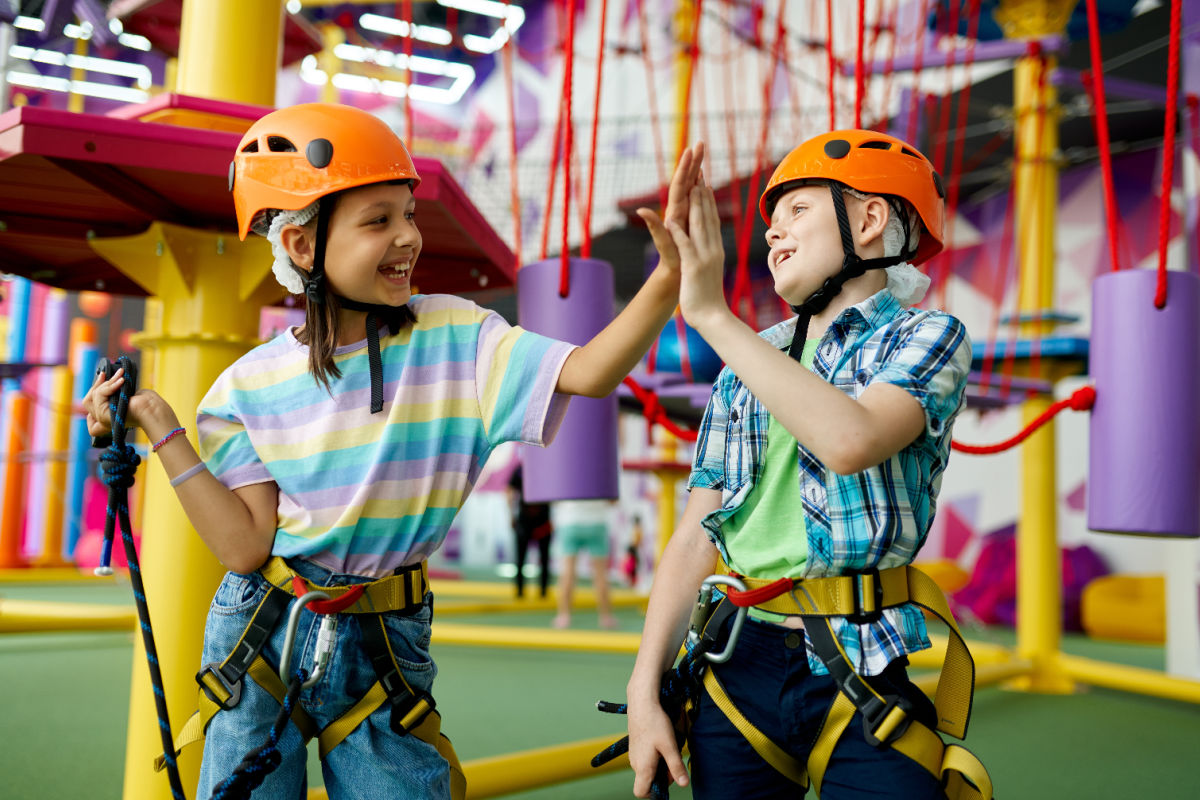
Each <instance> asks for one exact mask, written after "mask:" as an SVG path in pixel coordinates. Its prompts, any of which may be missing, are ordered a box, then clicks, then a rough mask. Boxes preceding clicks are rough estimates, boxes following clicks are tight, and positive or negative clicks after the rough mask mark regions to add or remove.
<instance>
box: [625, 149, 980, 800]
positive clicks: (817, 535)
mask: <svg viewBox="0 0 1200 800" xmlns="http://www.w3.org/2000/svg"><path fill="white" fill-rule="evenodd" d="M942 197H943V192H942V186H941V181H940V178H939V177H938V176H937V174H936V172H935V171H934V170H933V167H932V165H931V164H930V163H929V161H928V160H926V159H925V158H924V157H923V156H921V155H920V154H919V153H917V152H916V151H915V150H914V149H913V148H911V147H910V146H908V145H906V144H905V143H903V142H901V141H899V140H897V139H894V138H892V137H890V136H886V135H883V134H878V133H875V132H872V131H836V132H833V133H829V134H825V135H822V136H818V137H816V138H814V139H812V140H810V141H808V142H806V143H804V144H802V145H801V146H800V147H798V148H796V150H794V151H792V153H790V154H789V155H788V156H787V157H786V158H785V159H784V160H783V162H782V163H781V164H780V165H779V167H778V168H777V169H776V171H775V173H774V175H773V176H772V178H771V180H770V182H769V184H768V186H767V188H766V191H765V192H764V193H763V195H762V198H761V200H760V211H761V213H762V215H763V218H764V219H765V220H766V221H767V224H768V226H769V227H768V230H767V241H768V243H769V244H770V246H771V250H770V255H769V257H768V266H769V267H770V269H771V273H772V276H773V277H774V281H775V291H776V293H777V294H778V295H779V296H780V297H782V298H783V299H784V300H785V301H787V302H788V303H789V304H790V305H791V306H792V308H793V310H795V311H796V313H797V314H798V317H797V318H794V319H790V320H787V321H785V322H782V323H780V324H779V325H776V326H774V327H772V328H770V329H768V330H766V331H763V332H762V333H761V334H755V333H754V331H752V330H751V329H750V328H749V327H747V326H746V325H744V324H743V323H742V322H741V321H739V320H738V319H737V318H736V317H735V316H734V315H733V313H732V312H731V311H730V309H729V307H728V306H727V305H726V303H725V298H724V293H723V287H722V275H721V273H722V267H723V262H724V252H723V249H722V245H721V236H720V223H719V220H718V217H717V213H716V205H715V200H714V199H713V194H712V191H711V189H709V188H707V187H700V186H697V187H696V188H694V189H693V190H692V193H691V210H690V217H689V225H690V229H689V231H688V232H686V233H685V232H684V231H683V230H682V228H681V227H680V226H679V225H678V224H677V223H676V222H674V221H668V222H667V223H666V226H665V227H662V226H653V225H652V232H653V234H654V236H655V243H656V245H657V246H658V247H659V248H660V250H666V251H674V250H675V249H676V248H677V249H678V253H679V257H680V260H681V263H682V268H681V269H682V283H681V288H680V306H681V310H682V313H683V315H684V319H685V320H687V322H688V324H690V325H691V326H692V327H694V328H695V329H696V330H697V331H699V332H700V333H701V335H703V336H704V338H705V340H706V341H708V342H709V344H711V345H712V346H713V348H714V349H715V350H716V351H717V353H718V354H719V355H720V356H721V358H722V359H723V360H724V361H725V364H726V365H727V366H726V368H725V369H724V370H723V371H722V373H721V375H720V376H719V377H718V379H717V382H716V385H715V386H714V388H713V395H712V399H711V400H710V402H709V406H708V409H707V410H706V412H705V415H704V420H703V424H702V428H701V432H700V436H699V440H698V442H697V445H696V453H695V458H694V462H693V470H692V476H691V479H690V480H689V489H690V490H691V496H690V499H689V501H688V504H687V507H686V509H685V511H684V514H683V518H682V520H681V522H680V524H679V527H678V529H677V530H676V532H675V535H674V537H673V538H672V539H671V541H670V543H669V544H668V546H667V549H666V551H665V553H664V554H663V558H662V563H661V565H660V566H659V569H658V571H657V574H656V575H655V581H654V587H653V590H652V592H651V598H650V604H649V608H648V612H647V616H646V624H645V630H644V633H643V638H642V645H641V649H640V651H639V653H638V658H637V662H636V664H635V666H634V670H633V675H632V677H631V679H630V681H629V685H628V700H629V742H630V750H629V756H630V762H631V764H632V766H633V768H634V771H635V774H636V777H635V783H634V793H635V794H636V795H637V796H639V797H647V796H649V789H650V784H651V779H652V778H653V777H654V774H655V769H656V767H657V765H658V763H659V760H660V759H662V760H665V763H666V767H667V769H668V770H669V773H670V777H671V779H672V780H674V781H675V782H676V783H679V784H680V785H685V784H686V783H687V782H688V774H687V771H686V770H685V769H684V766H683V763H682V760H681V758H680V754H679V747H678V745H677V743H676V738H675V732H674V730H673V721H672V720H669V719H668V718H667V716H666V714H665V713H664V712H663V711H662V708H661V707H660V704H659V690H660V681H661V675H662V674H663V671H664V669H666V668H667V667H668V666H669V665H670V663H671V661H672V659H673V657H674V655H675V653H676V652H677V648H678V647H679V644H680V642H681V640H682V638H683V635H684V632H685V629H686V627H687V624H688V614H689V611H690V610H691V607H692V605H693V603H694V598H695V596H696V592H697V589H698V588H699V586H700V584H701V582H702V581H703V580H704V579H705V578H706V577H707V576H708V575H710V574H711V573H713V572H716V571H717V570H718V559H720V560H722V561H723V562H724V564H726V565H728V571H730V572H733V573H737V574H739V575H740V576H744V579H745V581H746V583H747V584H750V585H752V586H754V585H762V584H767V583H768V581H776V579H786V580H781V581H776V584H778V585H779V587H780V588H779V589H778V591H780V592H783V593H784V594H782V595H781V596H780V597H779V598H778V600H777V601H776V602H774V603H770V602H767V603H765V605H766V606H768V607H769V608H770V611H767V610H763V609H753V610H752V611H751V616H750V619H749V620H747V621H746V623H745V625H744V626H743V627H742V629H741V635H740V639H739V641H737V642H736V646H735V647H734V648H733V650H732V657H731V658H730V660H729V661H728V662H726V663H724V664H712V665H710V667H709V675H708V677H706V679H705V688H706V689H707V691H706V692H704V693H703V694H702V695H701V697H700V701H699V703H698V707H697V708H696V709H695V710H694V713H693V714H692V717H691V723H692V724H691V728H690V731H689V732H688V743H689V747H690V750H691V754H692V758H691V769H692V775H691V780H692V784H693V797H695V798H698V799H699V800H703V799H704V798H726V797H738V798H775V797H780V798H782V797H789V798H792V797H798V796H801V795H803V793H804V791H805V789H804V788H803V787H802V786H798V785H797V784H798V783H801V784H805V783H807V780H808V779H807V778H805V777H804V776H803V773H804V772H805V770H806V768H807V771H808V773H809V777H810V778H811V779H812V780H813V782H814V783H819V784H820V785H819V786H818V787H817V790H818V791H819V792H820V794H821V796H822V797H824V798H827V799H829V798H833V799H835V800H836V798H846V797H867V796H870V797H895V798H906V800H914V799H915V798H934V797H941V796H942V789H941V787H940V785H939V777H941V776H940V774H938V775H935V774H933V773H932V772H931V770H932V769H935V768H934V767H930V766H928V765H924V766H923V765H922V764H920V763H918V762H917V761H915V760H913V759H912V758H910V757H909V756H908V755H906V754H905V753H903V752H901V751H900V750H899V749H896V748H895V747H889V746H882V747H875V746H873V745H876V744H879V743H880V740H885V741H886V743H891V742H892V739H891V737H890V736H889V737H885V736H884V735H883V734H880V736H879V739H875V741H872V739H873V738H874V736H873V735H872V734H873V733H877V732H879V731H880V728H878V727H871V726H868V727H867V729H866V730H864V726H863V725H861V724H850V725H849V726H848V727H846V728H845V733H844V734H842V735H841V736H840V737H839V738H837V739H836V746H835V747H834V748H833V751H832V757H830V758H827V759H825V761H827V765H826V764H825V763H815V762H814V761H813V760H810V756H812V755H813V751H814V742H815V741H816V740H817V737H818V735H819V733H820V732H821V731H822V728H823V727H825V726H826V717H827V712H828V711H829V710H830V707H831V705H832V704H833V701H834V698H835V696H837V694H838V691H839V685H840V684H839V682H838V681H837V680H835V677H833V676H831V675H830V674H829V670H828V669H827V668H826V663H824V662H826V661H829V660H830V659H827V658H819V657H818V655H819V654H818V653H817V652H815V651H814V643H813V640H814V638H815V637H816V635H817V633H818V632H817V631H815V630H814V628H816V627H817V625H816V624H815V623H816V622H820V623H821V624H822V626H825V625H827V626H828V632H829V633H830V634H831V635H830V636H828V637H824V639H825V644H824V646H823V648H822V649H823V650H825V651H826V652H828V650H829V648H830V643H833V642H836V644H833V645H832V649H833V650H834V652H835V658H834V659H833V661H834V662H837V661H839V658H838V657H836V654H837V651H838V649H839V646H840V651H841V653H842V656H841V658H842V659H844V662H845V664H847V665H848V667H849V668H850V669H852V670H853V672H852V673H851V677H852V678H857V677H858V676H866V677H865V680H866V682H867V683H868V684H869V685H870V686H871V687H872V691H874V690H876V689H878V691H879V693H880V695H879V696H881V697H882V698H884V699H892V698H894V705H896V706H898V707H899V708H900V709H902V710H903V711H904V712H906V714H907V717H911V718H914V719H916V720H918V721H920V722H922V723H924V725H925V726H926V727H927V728H934V727H936V726H937V725H938V724H939V713H940V712H941V703H940V699H939V708H938V712H939V713H934V709H933V707H932V704H931V703H930V702H929V701H928V699H927V698H925V697H924V696H923V694H922V693H921V692H920V690H919V689H917V687H915V686H914V685H913V684H912V683H911V682H910V681H909V680H908V678H907V675H906V673H905V665H906V659H905V655H906V654H907V653H910V652H914V651H916V650H920V649H923V648H927V647H929V646H930V645H929V641H928V639H927V636H926V631H925V625H924V620H923V617H922V615H921V612H920V611H919V610H918V609H917V608H915V607H914V606H913V605H912V604H911V603H908V602H903V603H896V604H894V605H893V604H892V603H890V602H887V601H884V602H881V603H879V605H881V606H893V607H884V608H882V609H881V610H880V609H873V610H874V612H875V613H872V614H866V615H862V616H858V617H857V619H858V621H857V622H852V621H850V620H848V619H846V615H838V614H832V613H829V612H828V611H825V612H824V613H822V614H820V615H818V616H813V615H812V614H811V612H812V610H813V609H812V608H811V605H812V604H810V606H809V607H807V610H808V611H809V612H810V613H809V615H806V616H804V617H803V619H802V618H801V616H802V615H803V613H804V609H802V608H801V602H802V599H803V598H804V597H808V596H809V593H808V587H809V586H812V587H814V589H815V588H816V587H819V585H820V583H821V580H822V579H826V578H828V576H842V575H848V574H862V573H863V572H870V571H872V570H879V571H880V572H879V573H873V574H874V580H876V581H878V575H879V574H881V573H882V572H884V571H892V572H894V570H890V569H889V568H895V567H900V568H901V570H903V567H904V565H906V564H908V563H909V562H910V561H911V560H912V559H913V557H914V556H915V555H916V553H917V550H918V549H919V548H920V546H921V544H922V543H923V541H924V539H925V536H926V534H927V533H928V530H929V525H930V522H931V520H932V517H933V511H934V505H935V502H936V498H937V493H938V489H939V486H940V483H941V474H942V471H943V470H944V469H945V466H946V461H947V458H948V456H949V451H950V429H951V425H952V423H953V421H954V418H955V416H956V415H957V413H958V411H959V409H960V408H961V406H962V399H963V390H964V388H965V385H966V380H967V373H968V370H969V367H970V361H971V348H970V343H969V341H968V338H967V334H966V330H965V328H964V327H963V325H962V323H961V322H959V321H958V320H957V319H955V318H954V317H952V316H950V315H948V314H945V313H942V312H938V311H919V310H916V309H912V308H905V307H904V306H905V305H911V303H913V302H917V301H919V300H920V298H921V296H922V295H923V294H924V291H925V288H926V287H927V285H928V279H927V278H924V276H921V275H920V274H919V273H918V272H917V271H916V270H915V269H914V268H913V266H912V264H914V263H921V262H922V261H925V260H926V259H928V258H930V257H931V256H933V255H934V254H936V253H937V252H938V251H939V250H941V247H942V225H943V214H944V211H943V199H942ZM839 240H840V241H839ZM885 270H886V271H885ZM797 362H799V363H797ZM859 580H860V582H861V583H862V584H864V585H865V584H867V583H868V579H867V577H863V578H861V579H859ZM776 584H771V585H772V586H774V585H776ZM728 594H729V596H730V597H731V598H732V599H734V600H735V601H736V600H738V598H737V597H735V595H739V596H740V593H738V592H735V591H730V592H729V593H728ZM760 594H761V592H760ZM905 600H907V595H905ZM739 604H741V602H739ZM813 604H815V603H813ZM865 607H866V604H865V603H864V604H863V608H865ZM788 611H790V612H791V613H790V614H788V613H787V612H788ZM772 612H774V613H772ZM779 612H783V613H779ZM729 628H730V624H729V622H728V620H726V622H725V624H724V626H723V627H722V628H721V629H720V630H719V632H718V635H717V641H716V642H715V643H714V645H713V648H712V649H713V651H714V652H716V651H718V650H721V649H723V648H724V646H725V645H724V643H723V640H724V639H726V638H727V637H728V631H729ZM834 668H835V669H840V667H839V666H838V665H837V664H836V663H835V664H834ZM710 678H711V679H715V680H713V681H712V683H713V684H715V685H716V686H717V688H716V690H714V689H712V688H710ZM722 687H723V692H724V693H725V694H727V695H728V700H729V701H731V703H732V705H733V706H734V707H735V708H736V709H737V711H738V712H740V714H741V715H744V717H745V718H746V719H747V720H748V721H749V724H750V725H751V726H752V727H754V728H757V729H758V730H759V731H760V732H761V734H762V735H763V736H765V737H766V739H768V740H769V742H768V743H767V744H768V745H769V744H770V743H774V745H775V747H776V749H777V750H782V751H783V752H784V753H785V755H784V757H783V759H777V758H770V759H768V761H769V762H770V764H771V766H768V763H766V762H764V758H763V757H760V754H762V753H764V752H766V751H769V750H770V749H771V748H770V747H767V746H764V745H762V744H761V743H760V744H759V745H758V746H754V745H752V744H751V743H750V741H749V740H748V739H747V736H746V733H745V732H744V729H743V730H741V731H740V730H739V727H738V726H737V725H735V723H734V722H732V721H731V719H730V717H729V716H727V714H726V712H725V711H723V710H722V709H721V708H719V707H718V705H717V704H716V702H715V701H714V699H713V696H712V695H713V693H714V691H716V693H717V694H720V693H721V690H722ZM887 709H888V710H890V709H891V706H888V707H887ZM858 717H859V715H858V714H856V715H855V718H854V719H855V723H857V722H858V721H859V719H858ZM941 721H942V722H944V721H945V720H941ZM903 727H905V728H906V729H907V728H908V727H912V728H913V729H916V728H918V726H917V725H912V726H908V723H907V721H905V722H904V724H903ZM944 729H946V730H949V728H944ZM960 730H961V733H965V719H964V720H963V721H962V725H961V729H960ZM905 732H906V731H905ZM961 733H959V734H957V735H961ZM898 735H899V734H897V736H898ZM934 736H935V737H936V735H935V734H934ZM939 744H940V740H939ZM788 759H790V760H791V761H790V762H789V763H790V764H791V766H792V767H793V768H792V769H791V770H790V772H791V774H790V775H785V774H783V772H781V771H780V770H781V769H783V768H782V767H780V765H779V764H780V763H781V761H787V760H788ZM817 761H820V759H817ZM937 762H938V766H940V764H941V757H940V752H939V755H938V758H937ZM772 767H774V768H772ZM784 771H788V770H786V769H785V770H784ZM817 771H819V772H822V773H823V774H821V775H817V774H814V773H815V772H817ZM937 771H938V772H940V769H938V770H937Z"/></svg>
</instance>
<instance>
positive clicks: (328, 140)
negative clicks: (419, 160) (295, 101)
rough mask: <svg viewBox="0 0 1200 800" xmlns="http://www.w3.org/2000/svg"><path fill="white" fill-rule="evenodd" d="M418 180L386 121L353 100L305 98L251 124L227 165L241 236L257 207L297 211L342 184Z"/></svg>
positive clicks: (406, 152) (349, 187) (251, 220)
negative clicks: (313, 100)
mask: <svg viewBox="0 0 1200 800" xmlns="http://www.w3.org/2000/svg"><path fill="white" fill-rule="evenodd" d="M394 180H410V181H412V188H413V189H416V188H417V184H419V183H420V182H421V178H420V176H419V175H417V170H416V168H415V167H414V166H413V162H412V157H411V156H410V155H409V154H408V150H407V149H405V147H404V142H402V141H400V137H399V136H397V135H396V134H395V133H394V132H392V129H391V128H389V127H388V126H387V124H386V123H385V122H384V121H383V120H381V119H379V118H378V117H376V116H374V115H372V114H369V113H367V112H366V111H363V110H361V109H358V108H354V107H352V106H342V105H335V104H332V103H305V104H303V105H298V106H290V107H288V108H281V109H279V110H278V111H272V112H271V113H270V114H267V115H266V116H265V117H263V118H262V119H260V120H258V121H257V122H255V123H254V124H253V125H251V126H250V130H248V131H246V135H245V136H243V137H242V140H241V141H240V142H238V147H237V153H235V154H234V157H233V163H231V164H230V165H229V190H230V191H231V192H233V205H234V208H235V209H236V210H237V220H238V236H239V237H241V238H242V239H245V238H246V234H247V233H248V232H249V230H250V223H251V222H253V221H254V218H255V216H256V215H257V214H258V213H259V212H260V211H265V210H267V209H274V208H278V209H283V210H287V211H295V210H297V209H301V208H304V207H305V206H307V205H309V204H310V203H312V202H313V201H314V200H316V199H318V198H320V197H323V196H325V195H327V194H330V193H332V192H337V191H341V190H342V189H351V188H353V187H355V186H365V185H367V184H370V183H382V182H384V181H394Z"/></svg>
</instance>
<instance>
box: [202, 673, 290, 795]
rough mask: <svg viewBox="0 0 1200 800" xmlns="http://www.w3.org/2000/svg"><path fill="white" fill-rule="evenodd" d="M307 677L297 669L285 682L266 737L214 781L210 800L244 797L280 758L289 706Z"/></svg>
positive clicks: (280, 760)
mask: <svg viewBox="0 0 1200 800" xmlns="http://www.w3.org/2000/svg"><path fill="white" fill-rule="evenodd" d="M307 679H308V671H307V670H303V669H300V670H296V673H295V674H294V675H293V676H292V679H291V681H289V682H288V687H287V695H285V696H284V698H283V705H282V706H281V707H280V709H279V713H278V714H276V715H275V721H274V722H273V723H271V730H270V731H269V732H268V733H267V741H266V742H265V743H263V744H262V745H260V746H258V747H256V748H254V749H253V750H251V751H250V752H249V753H247V754H246V755H245V756H244V757H243V758H242V761H241V763H240V764H238V765H237V768H236V769H234V771H233V774H232V775H230V776H229V777H228V778H226V779H225V780H223V781H221V782H220V783H219V784H217V788H215V789H213V793H212V797H211V800H247V798H249V797H250V794H251V793H252V792H253V791H254V790H255V789H257V788H258V787H259V786H262V783H263V781H265V780H266V779H267V776H268V775H270V774H271V773H272V772H274V771H275V770H276V768H278V767H279V765H280V764H281V763H282V762H283V754H282V753H280V752H279V737H280V736H282V735H283V730H284V728H286V727H287V724H288V720H290V719H291V718H292V709H293V708H295V706H296V698H298V697H299V696H300V690H301V689H302V688H303V685H304V681H306V680H307Z"/></svg>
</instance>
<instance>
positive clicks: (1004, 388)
mask: <svg viewBox="0 0 1200 800" xmlns="http://www.w3.org/2000/svg"><path fill="white" fill-rule="evenodd" d="M1016 205H1017V170H1015V169H1014V170H1012V176H1011V177H1010V178H1009V182H1008V200H1007V201H1006V202H1005V209H1004V224H1003V226H1002V228H1001V233H1000V258H999V261H997V263H996V284H995V288H994V289H993V291H992V297H994V298H995V300H996V313H995V314H993V315H992V321H991V328H990V331H989V332H988V338H987V341H989V342H995V341H996V340H997V333H998V331H999V329H1000V312H1001V306H1002V305H1003V304H1004V291H1005V289H1007V288H1008V281H1009V271H1010V268H1011V265H1012V261H1013V258H1012V255H1013V239H1014V228H1015V227H1016V222H1015V217H1016ZM1013 300H1014V306H1015V307H1018V308H1019V305H1020V298H1019V296H1016V295H1014V297H1013ZM1015 350H1016V327H1015V326H1014V327H1013V329H1012V333H1011V334H1010V336H1009V344H1008V348H1007V349H1006V350H1005V361H1004V366H1005V367H1006V368H1010V369H1006V371H1005V372H1004V380H1003V382H1002V383H1001V387H1000V395H1001V397H1008V393H1009V387H1010V386H1011V384H1012V371H1011V368H1015V366H1016V362H1015V361H1013V360H1012V359H1010V358H1009V357H1008V356H1009V354H1012V353H1015ZM995 359H996V349H995V348H994V347H993V348H991V349H989V350H987V351H986V352H985V354H984V358H983V369H982V375H981V376H980V379H979V384H980V387H981V388H982V389H983V390H984V391H987V390H988V389H989V388H990V387H991V377H992V365H993V364H994V363H995Z"/></svg>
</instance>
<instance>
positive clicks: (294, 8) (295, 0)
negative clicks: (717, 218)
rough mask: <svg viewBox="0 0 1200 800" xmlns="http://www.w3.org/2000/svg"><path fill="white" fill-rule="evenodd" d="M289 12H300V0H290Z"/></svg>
mask: <svg viewBox="0 0 1200 800" xmlns="http://www.w3.org/2000/svg"><path fill="white" fill-rule="evenodd" d="M287 12H288V13H289V14H299V13H300V0H288V2H287Z"/></svg>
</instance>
